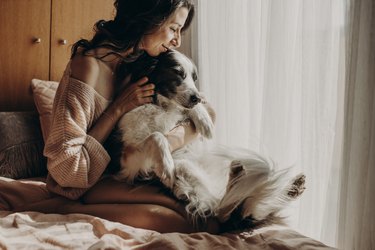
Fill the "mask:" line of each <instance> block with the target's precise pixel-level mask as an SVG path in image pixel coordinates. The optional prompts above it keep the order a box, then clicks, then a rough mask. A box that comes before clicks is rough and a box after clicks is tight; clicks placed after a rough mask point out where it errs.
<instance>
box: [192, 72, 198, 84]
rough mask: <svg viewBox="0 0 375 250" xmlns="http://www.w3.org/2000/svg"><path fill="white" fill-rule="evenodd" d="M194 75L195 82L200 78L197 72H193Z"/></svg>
mask: <svg viewBox="0 0 375 250" xmlns="http://www.w3.org/2000/svg"><path fill="white" fill-rule="evenodd" d="M192 77H193V80H194V82H195V81H196V80H198V76H197V73H196V72H193V74H192Z"/></svg>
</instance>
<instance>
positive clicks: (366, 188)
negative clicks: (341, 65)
mask: <svg viewBox="0 0 375 250" xmlns="http://www.w3.org/2000/svg"><path fill="white" fill-rule="evenodd" d="M347 2H348V11H347V13H348V17H347V20H348V30H349V36H348V42H347V44H348V46H347V47H348V51H347V69H348V70H347V74H346V93H345V99H346V100H345V105H346V112H345V130H344V132H345V133H344V139H345V143H344V154H343V164H342V169H343V170H342V175H341V177H342V182H341V189H340V190H341V195H340V208H341V209H340V211H341V213H340V220H339V230H340V234H339V244H338V245H339V247H340V248H342V249H355V250H357V249H366V250H367V249H375V194H374V190H375V2H374V1H373V0H348V1H347Z"/></svg>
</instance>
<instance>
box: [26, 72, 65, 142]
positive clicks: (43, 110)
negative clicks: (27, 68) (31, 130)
mask: <svg viewBox="0 0 375 250" xmlns="http://www.w3.org/2000/svg"><path fill="white" fill-rule="evenodd" d="M58 85H59V83H58V82H55V81H44V80H39V79H32V80H31V89H32V92H33V97H34V103H35V106H36V109H37V110H38V113H39V119H40V126H41V129H42V134H43V139H44V141H46V140H47V137H48V133H49V128H50V126H51V113H52V106H53V100H54V98H55V94H56V90H57V87H58Z"/></svg>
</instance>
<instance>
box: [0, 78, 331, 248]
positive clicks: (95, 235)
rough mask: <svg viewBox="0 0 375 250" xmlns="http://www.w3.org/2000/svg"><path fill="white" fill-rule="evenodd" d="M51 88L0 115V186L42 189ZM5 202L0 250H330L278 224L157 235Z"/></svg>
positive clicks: (0, 208)
mask: <svg viewBox="0 0 375 250" xmlns="http://www.w3.org/2000/svg"><path fill="white" fill-rule="evenodd" d="M56 87H57V83H56V82H48V81H42V80H37V79H34V80H33V82H32V89H33V95H34V101H35V105H36V108H37V111H31V112H0V137H1V138H2V139H1V140H0V184H1V183H5V182H13V183H14V184H15V185H17V184H19V183H23V182H28V183H33V184H35V185H38V186H39V187H40V189H41V190H42V191H43V190H44V189H45V183H44V181H43V178H35V177H43V176H45V175H46V160H45V158H44V156H43V154H42V151H43V145H44V140H43V135H44V133H45V131H44V128H45V127H46V126H48V121H49V120H48V119H49V115H50V109H51V105H52V100H53V97H54V92H55V90H56ZM0 188H1V185H0ZM9 192H11V191H9ZM0 194H1V193H0ZM12 195H13V196H16V195H17V193H13V194H12ZM22 195H29V194H27V193H26V194H25V193H23V194H22ZM30 195H32V194H30ZM6 203H7V202H6V199H5V198H4V197H1V195H0V249H178V250H182V249H313V250H314V249H335V248H332V247H329V246H327V245H325V244H323V243H322V242H319V241H317V240H314V239H312V238H310V237H307V236H304V235H302V234H300V233H298V232H297V231H295V230H292V229H291V228H289V227H288V226H283V225H268V226H264V227H261V228H258V229H256V230H253V231H251V230H244V231H240V232H229V233H224V234H221V235H213V234H209V233H206V232H198V233H191V234H183V233H164V234H162V233H158V232H156V231H151V230H145V229H140V228H134V227H131V226H128V225H124V224H121V223H118V222H113V221H109V220H105V219H102V218H98V217H95V216H90V215H85V214H66V215H62V214H51V213H49V214H45V213H40V212H32V211H27V212H10V211H9V207H7V206H6Z"/></svg>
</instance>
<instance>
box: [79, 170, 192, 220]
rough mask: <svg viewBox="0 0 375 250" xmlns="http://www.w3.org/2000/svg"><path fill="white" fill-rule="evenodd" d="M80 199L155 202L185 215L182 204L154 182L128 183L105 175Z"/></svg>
mask: <svg viewBox="0 0 375 250" xmlns="http://www.w3.org/2000/svg"><path fill="white" fill-rule="evenodd" d="M82 201H83V203H85V204H155V205H160V206H164V207H167V208H169V209H172V210H174V211H176V212H178V213H180V214H181V215H183V216H184V217H185V216H186V212H185V208H184V204H183V203H182V202H181V201H179V200H177V199H176V198H175V197H173V196H172V195H169V194H167V193H166V192H165V190H164V188H163V187H162V186H161V185H160V184H156V183H154V184H153V183H140V184H135V185H130V184H127V183H124V182H119V181H116V180H114V179H112V178H110V177H107V178H104V179H102V180H100V181H99V182H98V183H97V184H96V185H94V186H93V187H92V188H91V189H90V190H89V191H88V192H87V193H86V194H85V195H84V196H83V197H82Z"/></svg>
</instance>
